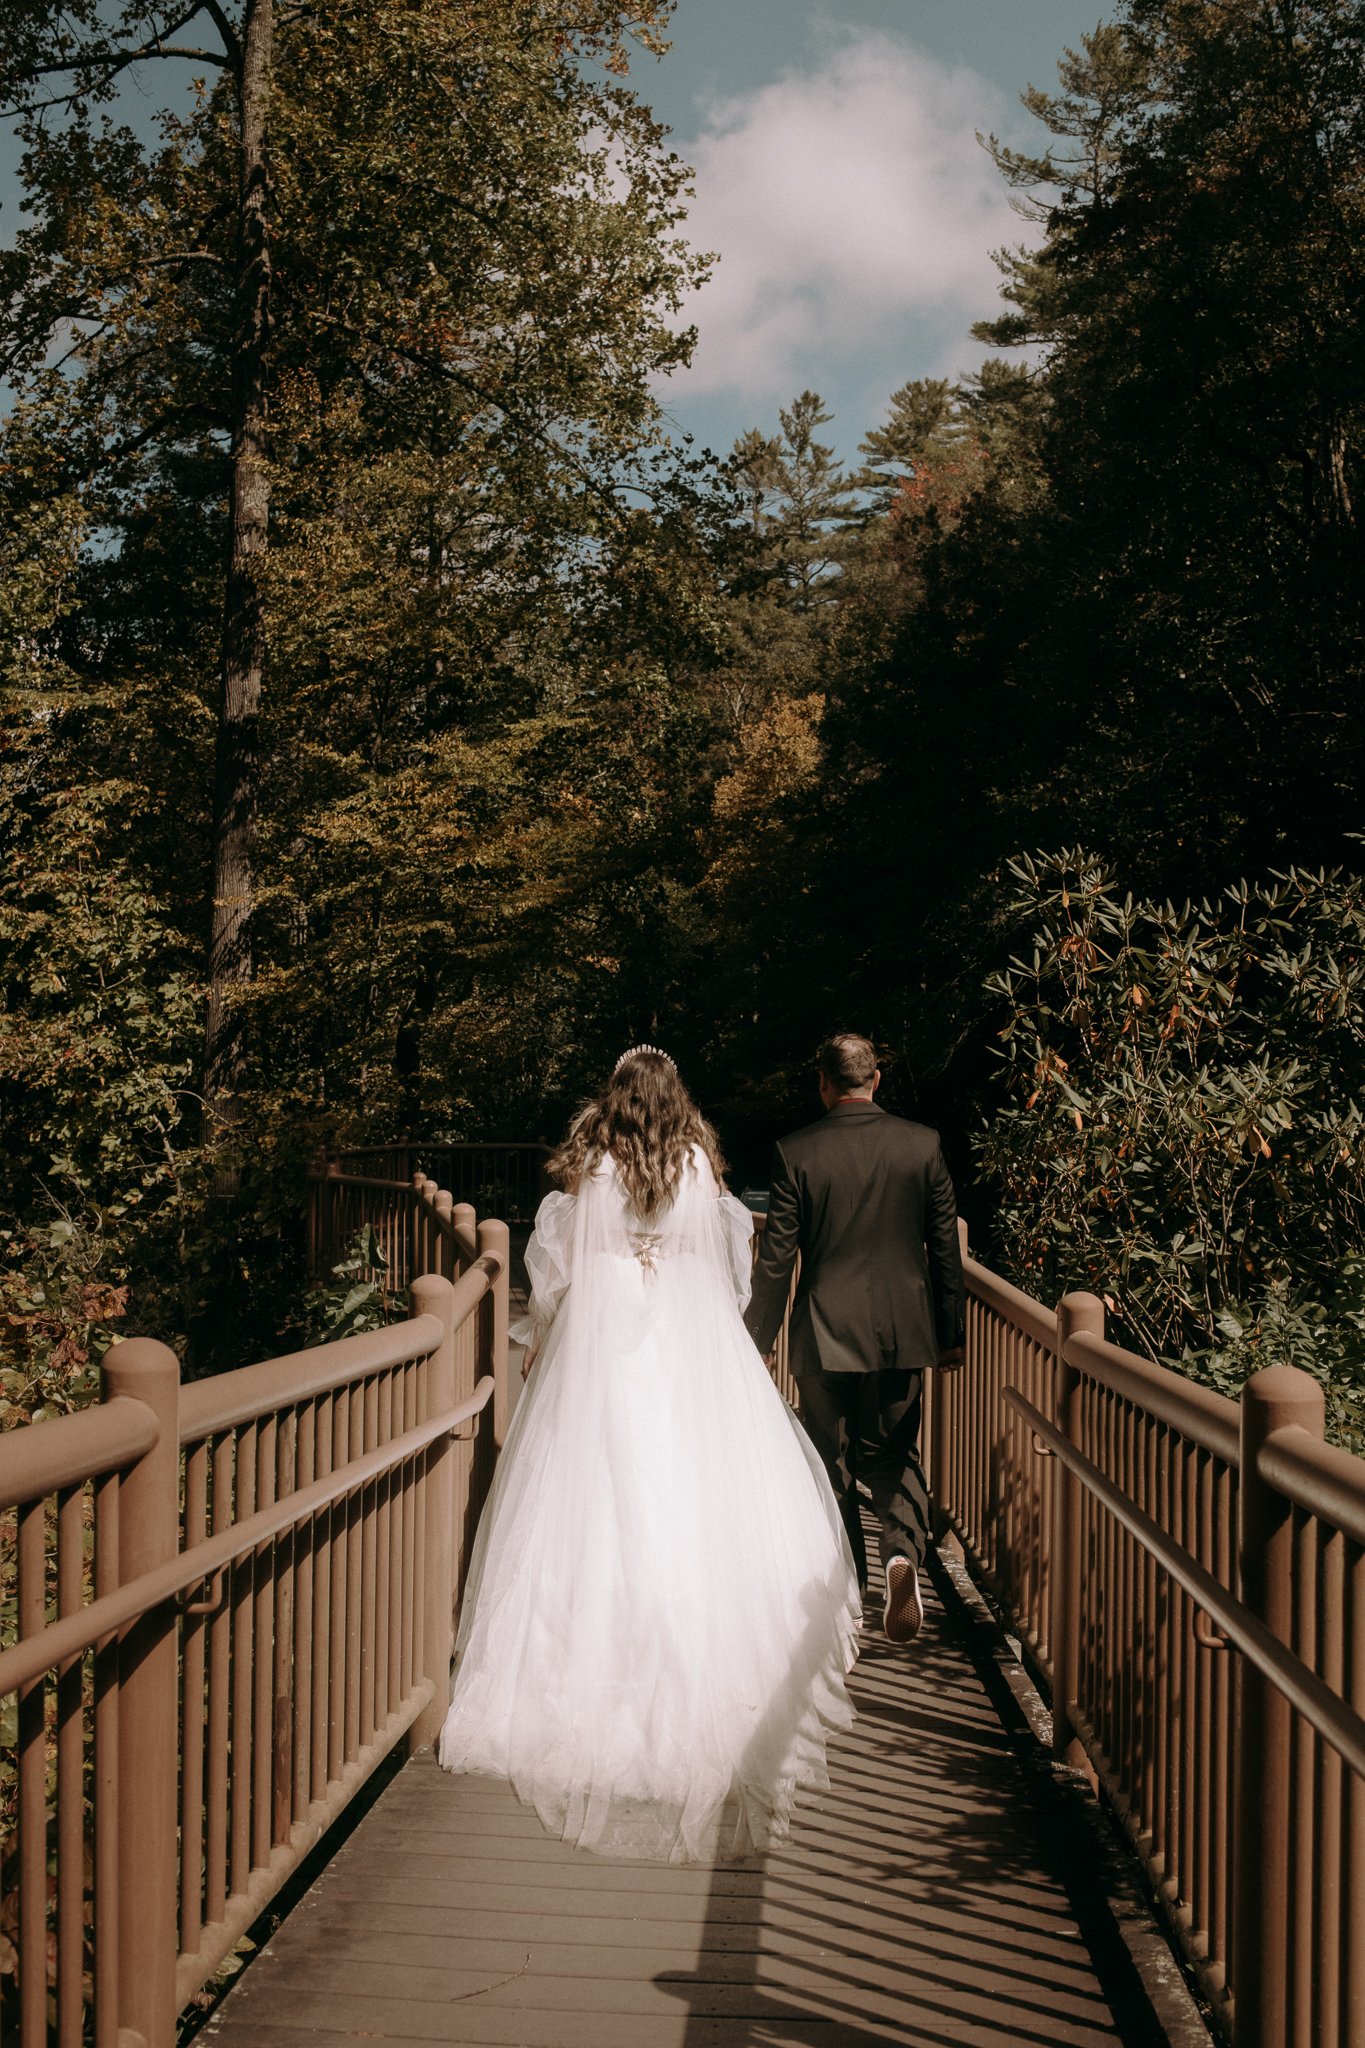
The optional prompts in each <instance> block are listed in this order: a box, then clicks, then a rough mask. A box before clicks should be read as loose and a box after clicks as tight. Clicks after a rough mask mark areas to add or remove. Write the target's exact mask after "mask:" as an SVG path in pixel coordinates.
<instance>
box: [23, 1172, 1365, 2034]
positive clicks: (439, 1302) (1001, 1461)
mask: <svg viewBox="0 0 1365 2048" xmlns="http://www.w3.org/2000/svg"><path fill="white" fill-rule="evenodd" d="M426 1163H427V1164H428V1165H431V1166H434V1167H436V1168H438V1169H439V1170H440V1171H441V1174H442V1177H443V1178H445V1179H448V1180H450V1181H451V1182H452V1183H453V1191H446V1190H445V1189H443V1188H441V1187H439V1186H437V1185H436V1183H435V1182H434V1181H432V1180H429V1179H428V1178H427V1177H426V1175H425V1174H424V1173H422V1172H418V1173H416V1174H414V1175H412V1176H411V1177H409V1175H408V1172H407V1168H408V1166H409V1165H410V1164H411V1162H410V1161H409V1160H404V1159H398V1158H397V1157H390V1156H385V1157H374V1156H371V1157H368V1158H364V1159H352V1160H348V1161H346V1162H336V1163H334V1165H333V1167H332V1169H331V1170H329V1171H327V1172H323V1173H320V1174H319V1175H318V1176H317V1178H316V1179H315V1181H314V1183H313V1189H312V1194H313V1201H312V1210H311V1216H310V1235H311V1249H312V1252H313V1255H314V1257H315V1259H316V1261H317V1263H318V1264H319V1265H322V1264H324V1263H326V1262H327V1261H328V1260H329V1258H330V1257H331V1255H332V1253H333V1251H334V1250H335V1249H336V1248H338V1247H339V1246H340V1245H341V1244H342V1243H344V1242H345V1241H346V1239H347V1238H348V1237H349V1236H350V1234H351V1233H352V1231H353V1229H354V1227H355V1226H356V1225H357V1224H358V1223H359V1222H361V1221H365V1222H368V1223H371V1224H372V1225H373V1226H374V1228H375V1230H376V1233H377V1235H378V1237H379V1240H380V1242H381V1244H382V1245H383V1247H384V1252H385V1257H386V1259H387V1261H388V1267H387V1271H388V1276H389V1278H390V1280H391V1281H392V1283H393V1284H394V1285H395V1286H407V1285H409V1283H410V1288H411V1299H410V1310H411V1313H410V1314H409V1315H407V1316H406V1317H405V1319H404V1320H402V1321H398V1322H395V1323H393V1324H391V1325H390V1326H389V1327H387V1328H385V1329H383V1330H379V1331H375V1332H372V1333H370V1334H368V1335H364V1336H360V1337H352V1338H348V1339H345V1340H343V1341H341V1342H339V1343H335V1344H329V1345H323V1346H319V1347H317V1348H315V1349H313V1350H309V1351H305V1352H301V1353H298V1354H295V1355H293V1356H291V1357H286V1358H278V1359H272V1360H269V1361H266V1362H265V1363H262V1364H258V1365H251V1366H247V1367H244V1368H243V1369H241V1370H239V1371H236V1372H231V1373H227V1374H224V1375H222V1376H220V1377H219V1378H216V1379H213V1380H210V1381H206V1382H201V1383H198V1384H194V1385H189V1386H185V1387H182V1386H181V1385H180V1380H179V1372H178V1368H177V1364H176V1361H175V1358H174V1356H173V1355H172V1354H171V1353H170V1352H168V1351H167V1350H166V1349H165V1348H164V1347H163V1346H161V1345H158V1344H155V1343H151V1342H146V1341H140V1340H134V1341H131V1342H128V1343H124V1344H120V1345H117V1346H115V1347H114V1349H113V1350H112V1351H111V1352H110V1353H109V1354H108V1357H107V1359H106V1361H105V1366H104V1372H103V1389H102V1399H101V1402H100V1404H99V1405H98V1406H97V1407H95V1408H92V1409H89V1410H86V1411H84V1412H83V1413H81V1414H78V1415H75V1416H71V1417H66V1418H60V1419H56V1420H50V1421H44V1422H40V1423H36V1424H31V1425H29V1426H28V1427H27V1428H25V1429H22V1430H18V1431H12V1432H10V1433H9V1434H7V1435H6V1436H4V1437H3V1438H0V1513H3V1514H4V1517H5V1522H6V1526H7V1552H8V1555H7V1566H8V1569H9V1574H10V1584H9V1585H7V1587H6V1591H7V1592H8V1591H11V1590H12V1592H13V1601H12V1604H11V1605H10V1606H9V1607H8V1608H7V1610H6V1614H7V1623H6V1629H5V1634H4V1647H3V1648H2V1649H0V1695H4V1696H5V1697H6V1699H7V1701H8V1703H9V1719H8V1723H7V1725H6V1727H5V1728H4V1730H3V1739H4V1745H5V1747H4V1761H5V1764H6V1766H7V1775H6V1777H5V1778H4V1780H3V1794H4V1800H5V1803H6V1806H7V1809H8V1810H7V1812H6V1814H5V1822H6V1826H7V1830H8V1832H9V1840H8V1844H7V1847H6V1849H5V1851H4V1861H3V1866H2V1883H3V1901H2V1902H0V2033H2V2034H3V2040H4V2043H5V2044H6V2048H8V2044H10V2043H13V2044H14V2048H40V2044H47V2043H49V2042H56V2043H58V2044H59V2048H80V2044H83V2043H85V2042H87V2041H89V2042H93V2043H94V2044H95V2048H171V2044H172V2043H174V2042H175V2041H176V2039H177V2032H178V2031H179V2032H180V2033H181V2034H182V2035H183V2034H185V2033H188V2032H189V2031H191V2030H192V2028H193V2025H194V2024H195V2016H196V2015H197V2014H201V2013H202V2010H203V2007H204V2006H205V2004H206V2003H209V2002H211V1998H212V1993H213V1989H214V1986H215V1984H216V1983H217V1982H218V1980H219V1977H220V1973H221V1972H222V1970H223V1968H224V1966H225V1965H230V1962H231V1960H232V1959H233V1958H234V1957H235V1956H237V1955H240V1953H241V1952H242V1944H243V1942H244V1939H246V1938H251V1939H252V1940H254V1942H255V1943H256V1946H257V1949H258V1950H259V1952H258V1953H256V1954H255V1959H254V1960H252V1961H251V1962H250V1963H249V1966H248V1967H247V1968H246V1969H245V1970H244V1971H242V1972H241V1974H240V1977H239V1978H238V1979H237V1981H236V1984H235V1988H233V1989H231V1990H230V1992H229V1993H228V1995H227V1996H226V1998H225V1999H223V2000H222V2002H221V2003H220V2004H219V2005H218V2007H217V2009H216V2011H215V2012H214V2013H213V2014H212V2016H211V2017H210V2018H209V2020H208V2022H207V2029H206V2032H205V2039H206V2041H210V2040H211V2041H213V2042H215V2043H220V2044H221V2048H302V2044H303V2043H305V2042H311V2043H328V2044H330V2043H336V2044H342V2043H348V2044H349V2043H353V2042H362V2041H363V2042H369V2043H375V2042H378V2043H397V2042H407V2041H448V2042H470V2043H473V2042H479V2043H487V2044H494V2043H506V2044H524V2048H579V2044H582V2048H616V2044H630V2048H635V2044H639V2048H656V2044H657V2048H664V2044H678V2048H740V2044H743V2048H760V2044H762V2048H769V2044H771V2048H782V2044H791V2048H797V2044H807V2043H809V2044H820V2048H882V2044H887V2048H889V2044H893V2043H894V2044H916V2048H918V2044H924V2048H948V2044H955V2043H982V2044H986V2043H1028V2044H1034V2048H1050V2044H1053V2043H1056V2044H1063V2043H1076V2044H1085V2043H1092V2042H1094V2043H1099V2042H1110V2041H1113V2042H1124V2043H1130V2044H1138V2043H1142V2044H1144V2048H1150V2044H1152V2043H1156V2042H1160V2041H1162V2040H1165V2041H1175V2042H1177V2043H1178V2044H1179V2048H1186V2043H1192V2042H1194V2041H1196V2040H1201V2039H1204V2038H1206V2034H1205V2023H1206V2022H1207V2024H1208V2025H1209V2026H1211V2027H1212V2028H1213V2029H1214V2030H1215V2031H1216V2032H1217V2033H1219V2034H1221V2035H1224V2036H1228V2037H1230V2038H1231V2039H1232V2040H1233V2041H1235V2042H1236V2044H1237V2048H1365V1932H1363V1931H1362V1926H1361V1920H1362V1915H1365V1719H1362V1710H1365V1467H1363V1466H1362V1463H1361V1461H1359V1460H1356V1459H1354V1458H1351V1457H1349V1456H1347V1455H1346V1454H1345V1453H1343V1452H1339V1451H1335V1450H1332V1449H1330V1448H1328V1447H1326V1446H1325V1445H1324V1444H1323V1442H1322V1400H1321V1395H1320V1392H1319V1390H1318V1389H1317V1387H1316V1385H1315V1383H1314V1382H1313V1381H1312V1380H1310V1379H1308V1378H1307V1377H1306V1376H1305V1375H1303V1374H1300V1373H1296V1372H1293V1371H1290V1370H1289V1369H1287V1368H1285V1369H1280V1368H1276V1369H1274V1370H1272V1371H1270V1372H1268V1373H1263V1374H1260V1375H1258V1377H1257V1379H1256V1380H1254V1381H1253V1382H1252V1383H1251V1384H1250V1386H1249V1387H1248V1389H1247V1391H1246V1393H1245V1394H1244V1396H1243V1399H1242V1402H1241V1404H1240V1412H1239V1407H1238V1405H1236V1404H1233V1403H1231V1402H1228V1401H1226V1400H1224V1399H1222V1398H1221V1397H1219V1396H1217V1395H1215V1394H1213V1393H1210V1392H1208V1391H1207V1390H1204V1389H1201V1388H1199V1387H1196V1386H1194V1385H1192V1384H1191V1383H1189V1382H1188V1381H1186V1380H1184V1379H1182V1378H1181V1377H1179V1376H1178V1375H1176V1374H1173V1373H1169V1372H1166V1371H1163V1370H1161V1369H1160V1368H1157V1367H1154V1366H1151V1365H1149V1364H1146V1363H1145V1362H1144V1361H1142V1360H1139V1359H1136V1358H1134V1357H1133V1356H1132V1355H1131V1354H1128V1353H1125V1352H1123V1351H1120V1350H1118V1349H1116V1348H1115V1347H1113V1346H1112V1345H1110V1344H1108V1343H1107V1342H1106V1341H1105V1338H1104V1334H1103V1310H1102V1307H1101V1305H1100V1304H1099V1303H1098V1302H1097V1301H1095V1300H1094V1299H1093V1298H1091V1297H1089V1296H1084V1295H1078V1296H1069V1297H1067V1298H1066V1299H1065V1300H1064V1301H1063V1302H1062V1303H1061V1304H1060V1306H1059V1307H1058V1308H1057V1309H1056V1310H1052V1309H1048V1308H1045V1307H1044V1306H1043V1305H1041V1304H1040V1303H1038V1302H1036V1301H1033V1300H1032V1299H1030V1298H1029V1297H1028V1296H1027V1295H1024V1294H1022V1293H1020V1292H1018V1291H1017V1290H1015V1289H1014V1288H1011V1287H1009V1286H1007V1285H1006V1284H1005V1283H1004V1282H1002V1281H1001V1280H1000V1279H998V1278H997V1277H996V1276H994V1275H993V1274H991V1273H990V1272H989V1271H988V1270H987V1269H986V1268H984V1267H983V1266H981V1265H979V1264H978V1263H976V1262H975V1261H974V1260H971V1259H969V1260H968V1262H967V1275H968V1287H969V1297H970V1299H969V1315H968V1365H967V1368H966V1370H965V1372H963V1373H962V1374H959V1375H955V1376H953V1377H951V1378H945V1379H943V1380H941V1381H934V1382H933V1384H932V1387H931V1401H930V1413H929V1418H928V1425H927V1435H928V1451H929V1461H930V1468H931V1478H932V1482H933V1485H934V1488H935V1492H936V1497H937V1501H938V1504H939V1508H940V1510H941V1513H942V1516H943V1522H944V1543H943V1546H942V1554H941V1557H940V1558H939V1559H937V1560H936V1562H935V1565H934V1569H933V1574H932V1576H933V1586H932V1589H931V1599H930V1602H929V1607H930V1612H929V1619H928V1623H927V1626H926V1630H925V1633H924V1635H923V1636H922V1637H921V1639H920V1640H919V1642H918V1643H917V1644H916V1645H915V1646H914V1648H913V1649H912V1650H911V1651H909V1652H906V1651H899V1650H893V1649H892V1648H891V1646H890V1645H888V1644H887V1643H885V1642H884V1640H882V1638H881V1637H880V1634H879V1632H878V1630H877V1627H876V1620H877V1616H876V1613H875V1611H872V1612H871V1613H870V1617H869V1623H868V1626H867V1629H866V1632H865V1647H864V1652H863V1656H862V1658H861V1660H860V1662H859V1665H858V1668H857V1672H856V1674H855V1680H854V1686H855V1692H856V1697H857V1704H858V1707H859V1720H858V1723H857V1725H856V1727H855V1729H854V1730H853V1731H852V1732H851V1734H850V1735H849V1736H847V1737H846V1738H843V1739H842V1740H841V1741H840V1742H838V1743H837V1744H836V1745H835V1746H834V1752H833V1756H832V1782H831V1786H830V1790H829V1791H828V1793H826V1794H823V1795H821V1796H820V1797H818V1798H813V1799H811V1800H809V1801H807V1802H806V1804H805V1806H804V1807H803V1808H802V1809H801V1812H800V1815H799V1820H798V1825H797V1827H796V1829H795V1830H794V1833H793V1836H792V1838H791V1841H790V1842H789V1843H787V1844H785V1845H783V1846H782V1848H781V1849H780V1850H775V1851H773V1852H772V1853H771V1854H770V1855H768V1856H767V1857H764V1858H756V1859H753V1860H752V1861H750V1862H749V1863H746V1864H742V1865H739V1866H733V1865H731V1866H725V1867H722V1868H717V1869H716V1870H714V1871H704V1870H695V1869H675V1868H667V1867H661V1866H651V1865H641V1864H638V1863H632V1864H629V1865H622V1864H613V1863H611V1862H609V1861H606V1860H604V1859H601V1858H598V1857H594V1856H589V1855H584V1854H582V1853H579V1852H576V1851H573V1850H571V1849H568V1848H566V1847H565V1846H564V1845H563V1844H560V1843H557V1842H554V1841H551V1840H548V1839H547V1838H546V1837H545V1835H544V1834H543V1832H542V1831H541V1829H540V1827H539V1824H538V1822H537V1821H536V1820H535V1819H534V1816H532V1815H529V1814H528V1813H526V1812H525V1810H524V1809H522V1808H521V1807H520V1806H519V1805H518V1804H517V1802H516V1801H515V1799H514V1798H513V1797H512V1795H511V1794H510V1792H509V1790H508V1789H507V1788H506V1787H505V1786H503V1785H501V1784H500V1783H497V1782H494V1781H489V1780H479V1779H468V1778H466V1779H455V1778H451V1777H448V1776H447V1775H446V1774H444V1773H442V1772H440V1771H439V1770H438V1769H437V1768H436V1765H435V1763H434V1761H433V1758H432V1755H431V1751H430V1747H429V1745H430V1742H431V1739H432V1737H433V1735H434V1733H435V1731H436V1729H437V1727H438V1726H439V1724H440V1721H441V1719H442V1717H443V1714H444V1708H445V1703H446V1699H447V1697H448V1690H449V1683H450V1657H451V1645H452V1626H453V1616H454V1614H455V1612H456V1611H457V1606H458V1600H459V1595H460V1587H461V1581H462V1576H463V1570H464V1561H465V1559H466V1557H467V1555H468V1549H469V1544H470V1541H471V1539H472V1535H473V1531H474V1527H475V1525H476V1522H477V1517H478V1512H479V1508H480V1506H481V1504H482V1501H483V1499H484V1497H485V1495H486V1492H487V1488H488V1484H489V1481H490V1478H491V1475H492V1472H493V1470H494V1466H495V1462H496V1458H497V1455H498V1447H499V1444H500V1443H501V1441H502V1437H503V1434H504V1431H505V1428H506V1423H507V1419H508V1417H509V1415H510V1412H511V1407H512V1402H513V1398H514V1392H515V1389H516V1386H517V1385H518V1380H517V1377H516V1373H515V1362H514V1360H513V1359H511V1358H509V1351H508V1338H507V1323H508V1304H509V1298H510V1292H511V1288H512V1284H513V1279H514V1275H513V1255H512V1251H511V1243H510V1238H509V1231H508V1227H507V1223H506V1222H505V1221H501V1220H485V1221H482V1222H481V1221H479V1220H478V1219H477V1217H476V1214H475V1209H474V1207H473V1206H472V1204H471V1203H470V1202H469V1201H467V1200H463V1199H459V1200H457V1199H456V1196H461V1197H463V1196H466V1195H473V1196H475V1197H476V1198H477V1199H479V1204H480V1206H481V1207H484V1208H494V1209H496V1210H499V1211H501V1213H502V1215H503V1216H507V1215H512V1216H513V1217H516V1216H524V1215H525V1214H526V1213H527V1211H528V1209H529V1206H530V1204H531V1201H532V1198H533V1194H534V1189H535V1181H536V1173H537V1160H536V1157H535V1153H534V1148H526V1147H522V1148H514V1147H506V1148H481V1149H476V1148H463V1149H460V1150H456V1149H454V1148H450V1149H448V1150H447V1151H446V1152H445V1153H444V1154H443V1155H441V1156H439V1157H438V1156H437V1155H436V1154H435V1153H433V1154H432V1155H430V1156H429V1157H428V1159H427V1161H426ZM773 1370H774V1373H775V1376H776V1377H777V1378H778V1381H779V1384H780V1385H783V1387H784V1391H790V1389H789V1386H788V1382H787V1378H786V1372H785V1363H784V1351H783V1346H782V1345H781V1344H780V1343H779V1346H778V1351H777V1354H776V1355H775V1358H774V1361H773ZM740 1568H742V1567H740ZM1002 1623H1003V1628H1002V1626H1001V1624H1002ZM1043 1694H1047V1695H1050V1698H1051V1702H1052V1709H1051V1712H1050V1713H1049V1711H1048V1708H1047V1706H1046V1705H1045V1704H1044V1699H1043V1697H1042V1695H1043ZM1144 1885H1145V1886H1147V1887H1149V1888H1150V1893H1149V1894H1146V1893H1144V1889H1143V1887H1144ZM1149 1896H1150V1899H1151V1900H1152V1901H1153V1902H1155V1908H1156V1910H1157V1911H1158V1912H1159V1914H1160V1918H1161V1922H1162V1927H1163V1928H1164V1932H1162V1931H1159V1930H1158V1929H1157V1927H1156V1924H1155V1922H1154V1920H1153V1916H1152V1912H1151V1911H1150V1910H1149V1906H1148V1897H1149ZM286 1904H292V1910H291V1911H289V1912H288V1913H283V1908H284V1906H285V1905H286ZM272 1909H273V1918H272ZM281 1914H283V1917H279V1916H280V1915H281ZM276 1919H277V1920H278V1924H277V1925H276V1924H274V1920H276ZM1167 1937H1169V1940H1170V1942H1172V1943H1175V1944H1177V1945H1178V1946H1179V1949H1180V1951H1181V1953H1182V1955H1183V1959H1184V1965H1185V1969H1186V1971H1187V1973H1188V1976H1189V1980H1190V1981H1191V1982H1192V1983H1194V1984H1195V1985H1196V1986H1197V1988H1198V1991H1199V1993H1200V1994H1201V1997H1202V2001H1203V2009H1202V2016H1201V2012H1200V2010H1199V2008H1198V2007H1197V2006H1196V2004H1195V2002H1194V2000H1193V1999H1192V1998H1191V1997H1190V1995H1189V1992H1188V1991H1187V1990H1186V1988H1185V1983H1186V1979H1185V1977H1184V1976H1182V1974H1181V1971H1180V1969H1179V1968H1177V1967H1176V1965H1175V1963H1174V1961H1173V1958H1172V1950H1171V1948H1170V1947H1169V1946H1168V1945H1167ZM262 1944H263V1945H262Z"/></svg>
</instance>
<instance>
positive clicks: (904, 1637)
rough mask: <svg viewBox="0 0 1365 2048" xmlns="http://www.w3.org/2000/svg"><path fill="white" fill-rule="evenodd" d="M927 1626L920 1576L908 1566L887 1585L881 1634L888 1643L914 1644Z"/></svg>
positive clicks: (911, 1566)
mask: <svg viewBox="0 0 1365 2048" xmlns="http://www.w3.org/2000/svg"><path fill="white" fill-rule="evenodd" d="M923 1626H924V1599H923V1596H922V1594H921V1593H920V1589H919V1573H918V1572H917V1571H916V1570H915V1568H914V1566H913V1565H907V1566H906V1567H905V1569H904V1570H903V1571H899V1572H897V1573H896V1576H895V1581H894V1583H888V1585H887V1589H886V1606H885V1607H884V1609H883V1610H882V1632H883V1634H884V1635H885V1636H886V1639H887V1641H888V1642H889V1643H912V1642H913V1641H914V1640H915V1637H916V1636H917V1635H918V1634H919V1632H920V1630H921V1629H922V1628H923Z"/></svg>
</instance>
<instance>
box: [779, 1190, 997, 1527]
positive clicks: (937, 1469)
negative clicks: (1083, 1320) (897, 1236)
mask: <svg viewBox="0 0 1365 2048" xmlns="http://www.w3.org/2000/svg"><path fill="white" fill-rule="evenodd" d="M957 1242H958V1249H959V1251H960V1252H961V1253H962V1263H963V1265H964V1266H965V1265H966V1263H967V1219H966V1217H965V1216H959V1217H958V1219H957ZM790 1312H791V1311H790V1304H788V1313H789V1314H790ZM924 1380H925V1391H926V1393H927V1394H928V1397H929V1503H930V1510H929V1512H930V1526H931V1528H932V1531H933V1540H934V1542H935V1543H942V1541H943V1539H944V1537H945V1536H947V1534H948V1530H949V1522H948V1510H947V1508H946V1507H945V1505H944V1501H945V1499H946V1496H947V1490H948V1393H949V1381H948V1376H947V1375H946V1374H944V1373H941V1372H929V1373H925V1375H924Z"/></svg>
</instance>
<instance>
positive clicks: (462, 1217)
mask: <svg viewBox="0 0 1365 2048" xmlns="http://www.w3.org/2000/svg"><path fill="white" fill-rule="evenodd" d="M450 1215H451V1221H452V1222H453V1223H454V1225H455V1228H456V1229H457V1230H458V1231H461V1232H462V1233H463V1234H464V1236H465V1237H473V1238H477V1236H478V1220H477V1218H476V1216H475V1214H474V1204H473V1203H472V1202H457V1203H456V1204H455V1207H454V1208H453V1209H452V1210H451V1212H450ZM463 1271H464V1261H463V1260H459V1261H458V1262H457V1264H456V1268H455V1277H456V1278H457V1279H458V1278H459V1276H460V1274H461V1273H463Z"/></svg>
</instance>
